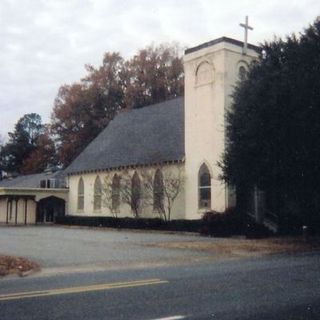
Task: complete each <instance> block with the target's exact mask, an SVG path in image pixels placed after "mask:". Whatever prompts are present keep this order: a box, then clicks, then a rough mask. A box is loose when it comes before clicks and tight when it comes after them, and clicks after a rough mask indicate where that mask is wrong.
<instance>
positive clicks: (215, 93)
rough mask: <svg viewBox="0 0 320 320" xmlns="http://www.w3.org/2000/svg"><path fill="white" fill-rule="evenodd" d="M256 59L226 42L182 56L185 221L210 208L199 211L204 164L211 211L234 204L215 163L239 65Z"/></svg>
mask: <svg viewBox="0 0 320 320" xmlns="http://www.w3.org/2000/svg"><path fill="white" fill-rule="evenodd" d="M255 57H257V53H256V52H255V51H253V50H250V49H249V50H248V54H247V55H243V54H242V48H241V47H239V46H236V45H233V44H229V43H226V42H222V43H218V44H216V45H213V46H210V47H206V48H203V49H200V50H198V51H195V52H192V53H190V54H187V55H186V56H185V57H184V68H185V151H186V162H185V174H186V185H185V190H186V218H187V219H195V218H200V217H201V215H202V213H203V212H204V211H206V210H208V209H209V208H206V209H199V208H198V172H199V169H200V166H201V165H202V164H203V163H205V164H206V165H207V167H208V168H209V170H210V173H211V209H213V210H215V211H219V212H222V211H224V210H225V208H226V207H227V206H228V204H234V193H233V192H227V191H228V190H227V189H226V186H225V185H224V183H223V182H222V181H221V180H220V179H219V175H220V174H221V171H220V168H219V167H218V165H217V163H218V161H220V160H221V156H222V153H223V151H224V146H225V124H224V122H225V111H226V110H227V109H228V108H229V107H230V104H231V97H230V94H231V93H232V90H233V86H234V85H235V83H236V81H237V80H238V69H239V67H240V65H243V66H247V64H248V63H249V62H250V61H251V60H252V59H253V58H255Z"/></svg>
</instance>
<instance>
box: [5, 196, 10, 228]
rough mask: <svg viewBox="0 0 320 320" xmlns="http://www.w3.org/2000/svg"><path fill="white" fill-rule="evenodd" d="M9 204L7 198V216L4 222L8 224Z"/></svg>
mask: <svg viewBox="0 0 320 320" xmlns="http://www.w3.org/2000/svg"><path fill="white" fill-rule="evenodd" d="M9 205H10V200H9V198H7V217H6V224H9Z"/></svg>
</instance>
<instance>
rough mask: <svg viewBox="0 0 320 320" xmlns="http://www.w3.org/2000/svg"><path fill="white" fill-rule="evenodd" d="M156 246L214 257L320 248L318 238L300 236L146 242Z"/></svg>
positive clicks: (246, 255)
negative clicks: (306, 238)
mask: <svg viewBox="0 0 320 320" xmlns="http://www.w3.org/2000/svg"><path fill="white" fill-rule="evenodd" d="M147 246H152V247H158V248H171V249H182V250H183V249H184V250H195V251H203V252H206V253H212V254H214V256H215V257H222V258H223V257H224V258H226V257H254V256H263V255H270V254H277V253H296V252H309V251H315V250H320V239H319V238H312V239H308V240H307V241H306V240H304V239H302V238H296V237H286V238H266V239H237V238H225V239H217V241H212V240H208V241H206V240H204V241H188V242H161V243H152V244H147Z"/></svg>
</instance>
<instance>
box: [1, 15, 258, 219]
mask: <svg viewBox="0 0 320 320" xmlns="http://www.w3.org/2000/svg"><path fill="white" fill-rule="evenodd" d="M241 26H242V27H244V28H245V41H244V42H241V41H238V40H235V39H231V38H227V37H222V38H219V39H216V40H213V41H210V42H206V43H203V44H201V45H199V46H196V47H193V48H189V49H187V50H186V51H185V55H184V57H183V62H184V73H185V94H184V97H179V98H176V99H171V100H168V101H165V102H162V103H158V104H154V105H151V106H146V107H143V108H141V109H134V110H132V111H127V112H121V113H119V114H118V115H117V116H116V117H115V118H114V119H113V120H112V121H111V122H110V123H109V125H108V126H107V127H106V128H105V129H104V130H103V131H102V132H101V133H100V134H99V135H98V136H97V137H96V138H95V139H94V140H93V141H92V142H91V143H90V144H89V145H88V146H87V147H86V148H85V149H84V151H83V152H82V153H81V154H80V155H79V156H78V157H77V158H76V159H75V160H74V161H73V162H72V163H71V164H70V166H69V167H68V168H66V170H65V171H64V172H63V173H62V175H63V176H65V177H66V180H67V181H66V185H67V187H68V188H65V185H64V184H63V185H62V184H61V183H56V182H57V181H58V180H59V179H60V178H59V177H60V173H50V174H49V175H48V173H44V174H37V175H29V176H21V177H18V178H16V179H13V180H11V181H10V180H7V181H5V180H3V181H0V223H6V224H32V223H43V222H53V221H55V219H56V217H59V216H61V215H64V214H67V215H71V216H72V215H73V216H117V217H132V216H139V217H149V218H150V217H161V218H164V219H200V218H201V217H202V215H203V213H204V212H207V211H215V212H224V211H225V210H226V209H227V208H230V207H234V206H235V204H236V195H235V192H234V190H232V188H230V187H228V186H227V185H226V184H225V183H224V182H223V181H222V180H221V179H220V175H221V169H220V168H219V166H218V162H219V161H220V160H221V156H222V154H223V151H224V148H225V144H226V138H225V114H226V111H227V110H229V108H230V106H231V104H232V97H231V95H232V91H233V88H234V86H235V85H236V83H237V81H239V80H240V78H241V77H242V76H243V75H244V73H245V72H246V70H247V69H248V67H249V64H250V63H251V62H252V61H253V60H255V59H257V58H258V56H259V52H260V48H259V47H257V46H254V45H252V44H248V43H247V31H248V29H252V28H251V27H249V26H248V21H247V20H246V23H245V24H241ZM57 177H58V178H59V179H58V180H57ZM60 180H61V179H60ZM60 180H59V181H60ZM48 182H50V183H48ZM254 200H257V201H255V203H256V204H258V202H259V201H258V198H257V197H256V196H255V199H254ZM257 208H258V205H257V206H256V208H255V209H257ZM255 213H256V214H257V210H255ZM256 218H257V219H258V216H256Z"/></svg>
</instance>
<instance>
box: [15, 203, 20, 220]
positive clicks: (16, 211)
mask: <svg viewBox="0 0 320 320" xmlns="http://www.w3.org/2000/svg"><path fill="white" fill-rule="evenodd" d="M15 200H16V219H15V222H16V224H18V201H19V199H17V198H16V199H15Z"/></svg>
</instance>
